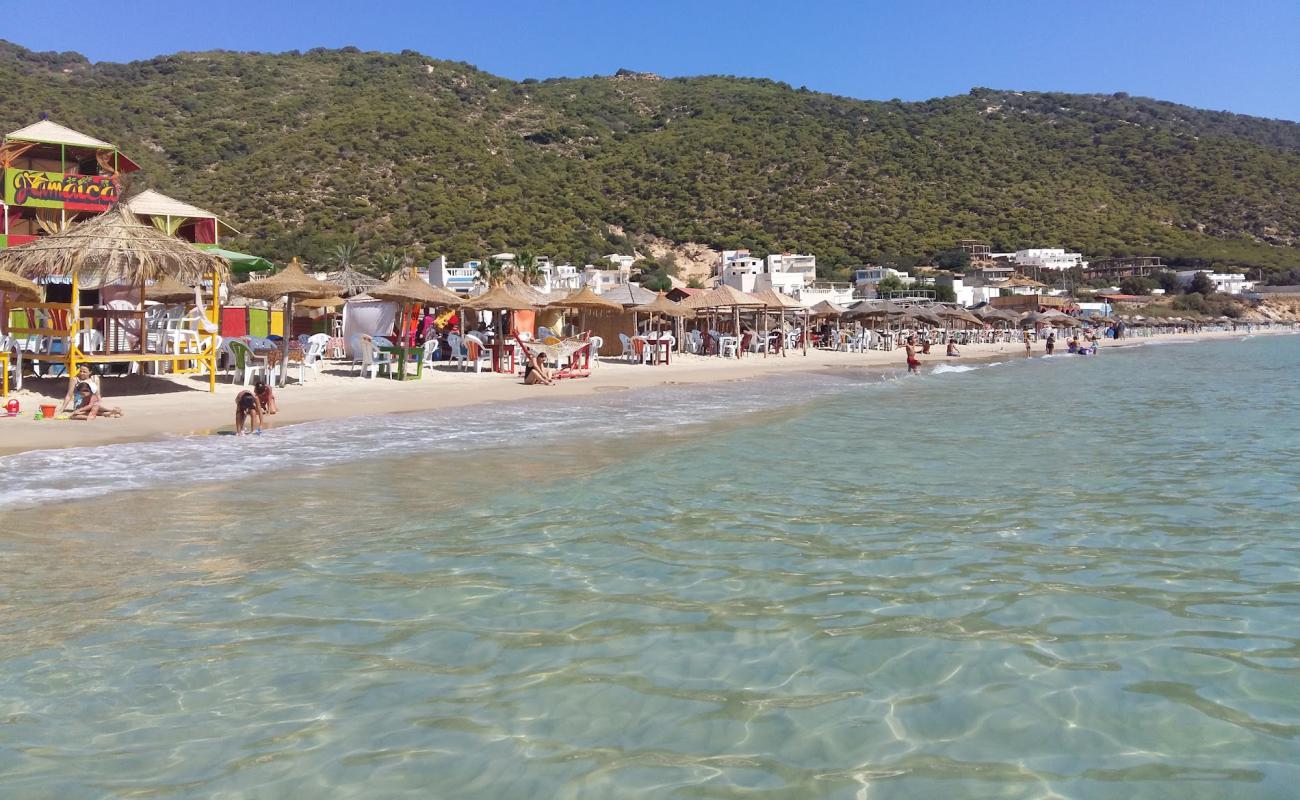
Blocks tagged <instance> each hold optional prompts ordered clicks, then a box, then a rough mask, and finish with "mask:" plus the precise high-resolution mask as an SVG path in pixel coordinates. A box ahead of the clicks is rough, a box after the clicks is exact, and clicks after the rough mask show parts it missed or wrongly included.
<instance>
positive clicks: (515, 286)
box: [505, 275, 555, 306]
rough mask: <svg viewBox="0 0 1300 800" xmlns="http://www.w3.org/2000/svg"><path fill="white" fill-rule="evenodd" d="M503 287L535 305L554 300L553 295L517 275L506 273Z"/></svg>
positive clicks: (542, 304)
mask: <svg viewBox="0 0 1300 800" xmlns="http://www.w3.org/2000/svg"><path fill="white" fill-rule="evenodd" d="M505 287H506V288H507V289H509V290H510V291H512V292H514V293H515V294H517V295H519V296H520V297H522V298H523V299H525V300H527V301H528V302H530V303H532V304H533V305H535V306H544V305H547V304H549V303H550V302H552V301H553V300H555V298H554V297H553V296H551V295H549V294H547V293H546V292H543V291H542V290H541V289H538V288H536V287H534V286H532V285H531V284H529V283H528V282H527V281H525V280H524V279H523V278H521V277H519V276H518V275H507V276H506V279H505Z"/></svg>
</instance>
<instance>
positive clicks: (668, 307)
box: [632, 292, 695, 317]
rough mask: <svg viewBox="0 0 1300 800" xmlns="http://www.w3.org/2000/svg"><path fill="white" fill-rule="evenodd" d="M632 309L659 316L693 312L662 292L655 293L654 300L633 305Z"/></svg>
mask: <svg viewBox="0 0 1300 800" xmlns="http://www.w3.org/2000/svg"><path fill="white" fill-rule="evenodd" d="M632 310H633V311H637V312H640V313H642V314H658V315H659V316H661V317H689V316H693V315H694V313H695V312H694V311H691V310H690V309H689V308H687V307H686V306H685V305H683V304H681V303H678V302H675V301H673V300H669V299H668V298H667V296H665V295H664V293H663V292H659V293H658V294H657V295H655V298H654V300H651V301H650V302H649V303H645V304H642V305H639V306H633V307H632Z"/></svg>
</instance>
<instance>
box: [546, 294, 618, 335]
mask: <svg viewBox="0 0 1300 800" xmlns="http://www.w3.org/2000/svg"><path fill="white" fill-rule="evenodd" d="M546 307H547V308H560V309H568V310H571V311H577V312H578V314H579V317H578V327H579V328H581V329H582V330H584V331H585V330H586V329H587V312H589V311H599V312H603V313H608V312H610V311H622V310H623V304H622V303H619V302H618V301H616V300H610V299H609V298H607V297H601V296H600V295H598V294H596V293H595V292H593V291H592V290H591V287H590V286H584V287H582V288H581V289H579V290H578V291H576V292H571V293H570V294H569V295H567V296H566V297H562V298H560V299H559V300H552V301H551V302H550V303H548V304H547V306H546ZM632 333H634V334H635V333H636V331H635V330H634V331H632Z"/></svg>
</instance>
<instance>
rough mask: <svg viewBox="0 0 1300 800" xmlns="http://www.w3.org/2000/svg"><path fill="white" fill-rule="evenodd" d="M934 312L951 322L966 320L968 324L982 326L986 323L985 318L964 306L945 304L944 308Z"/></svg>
mask: <svg viewBox="0 0 1300 800" xmlns="http://www.w3.org/2000/svg"><path fill="white" fill-rule="evenodd" d="M934 313H935V315H936V316H939V317H941V318H943V319H946V320H948V321H949V322H954V321H955V322H965V323H966V324H968V325H981V326H982V325H983V324H984V320H982V319H980V318H979V317H977V316H975V315H974V314H972V313H970V312H969V311H967V310H966V309H964V308H954V307H951V306H943V307H942V308H939V309H936V310H935V312H934Z"/></svg>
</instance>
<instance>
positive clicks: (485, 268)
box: [478, 258, 510, 287]
mask: <svg viewBox="0 0 1300 800" xmlns="http://www.w3.org/2000/svg"><path fill="white" fill-rule="evenodd" d="M509 274H510V269H509V267H508V265H507V263H506V262H504V261H498V260H497V259H495V258H489V259H488V260H487V261H484V262H481V263H480V264H479V265H478V282H479V283H481V284H482V285H484V286H488V287H492V286H500V285H501V284H503V283H505V281H506V276H508V275H509Z"/></svg>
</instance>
